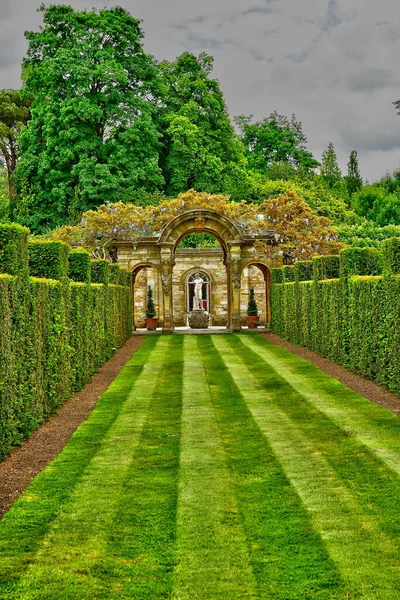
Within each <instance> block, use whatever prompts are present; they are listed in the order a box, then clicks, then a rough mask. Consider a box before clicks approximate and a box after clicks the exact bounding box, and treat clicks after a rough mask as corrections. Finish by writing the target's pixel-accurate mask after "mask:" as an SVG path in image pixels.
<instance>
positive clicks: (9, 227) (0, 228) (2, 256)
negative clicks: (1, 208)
mask: <svg viewBox="0 0 400 600" xmlns="http://www.w3.org/2000/svg"><path fill="white" fill-rule="evenodd" d="M28 236H29V230H28V229H26V228H25V227H21V225H17V224H15V223H10V224H6V223H5V224H0V273H7V274H8V275H25V274H27V272H28Z"/></svg>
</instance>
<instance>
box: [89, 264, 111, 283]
mask: <svg viewBox="0 0 400 600" xmlns="http://www.w3.org/2000/svg"><path fill="white" fill-rule="evenodd" d="M90 279H91V281H92V283H104V284H105V285H107V284H108V283H109V280H110V263H109V262H108V260H103V259H99V260H92V261H91V263H90Z"/></svg>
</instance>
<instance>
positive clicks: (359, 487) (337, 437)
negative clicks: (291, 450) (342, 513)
mask: <svg viewBox="0 0 400 600" xmlns="http://www.w3.org/2000/svg"><path fill="white" fill-rule="evenodd" d="M231 345H232V347H234V346H235V345H236V347H237V348H238V347H243V337H240V339H239V338H236V339H235V338H232V340H231ZM244 345H245V346H246V350H245V352H244V353H243V354H242V356H243V358H244V360H245V362H246V364H247V366H249V367H250V368H251V369H252V372H253V374H254V375H255V377H256V378H257V380H258V382H259V383H260V385H261V386H262V387H263V389H264V390H266V391H267V392H268V393H269V392H270V391H271V389H274V390H275V391H276V393H279V398H280V400H279V406H280V408H282V409H283V410H284V411H285V413H286V414H287V415H288V417H289V418H290V419H291V420H292V421H293V422H295V423H296V424H297V426H298V427H299V428H301V429H302V431H303V432H304V433H305V434H306V436H307V438H308V439H309V440H310V441H311V442H312V444H313V445H314V447H315V449H316V451H318V452H319V453H321V455H323V456H324V457H325V458H326V460H327V462H328V463H329V464H330V465H331V467H332V468H333V469H334V470H335V471H336V473H337V475H338V476H339V477H340V478H341V480H342V482H343V483H344V484H345V485H346V487H347V488H348V489H349V490H350V491H351V493H352V494H353V495H354V496H355V497H356V498H357V501H358V502H359V504H360V509H361V510H362V511H363V513H364V514H365V515H368V519H369V520H371V519H372V520H373V523H374V528H375V529H376V530H378V529H380V530H381V531H383V532H384V533H385V535H386V536H388V537H389V538H390V539H391V540H392V541H393V542H394V544H395V547H396V548H397V547H399V544H400V520H399V514H400V477H399V476H398V475H397V473H396V472H395V471H393V470H392V469H391V468H390V467H389V466H388V465H387V464H386V463H385V462H384V461H383V460H382V459H380V458H378V457H377V455H376V454H375V453H374V452H373V451H372V450H371V449H370V448H369V447H368V446H366V445H365V444H364V443H363V442H362V441H361V440H360V439H359V437H358V436H357V435H350V434H349V432H348V431H346V430H344V429H341V428H340V427H339V426H338V425H336V424H335V423H334V421H333V420H331V419H330V418H329V417H328V415H327V414H326V413H324V412H322V411H320V410H318V409H317V408H316V406H315V403H311V402H309V400H308V398H307V397H306V396H303V395H302V394H299V393H298V392H297V391H296V390H294V389H293V388H292V387H291V386H289V384H288V383H287V381H286V379H282V378H281V377H278V378H277V377H276V371H275V370H274V369H273V368H272V367H271V366H270V365H269V364H268V363H267V362H265V360H264V359H263V358H262V357H261V356H260V354H259V353H256V352H254V351H253V348H252V347H249V346H248V344H247V343H245V344H244ZM271 351H272V352H273V348H272V349H271ZM332 385H333V389H334V391H336V381H335V380H333V379H332ZM313 397H314V398H315V394H314V396H313ZM332 402H334V400H332ZM396 418H398V417H396ZM381 450H382V451H384V448H382V449H381ZM395 561H396V560H395Z"/></svg>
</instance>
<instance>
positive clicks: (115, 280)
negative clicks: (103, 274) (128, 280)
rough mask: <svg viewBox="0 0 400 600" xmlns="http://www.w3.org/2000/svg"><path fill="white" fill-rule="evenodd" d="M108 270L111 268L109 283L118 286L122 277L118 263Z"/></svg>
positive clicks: (111, 265) (110, 266)
mask: <svg viewBox="0 0 400 600" xmlns="http://www.w3.org/2000/svg"><path fill="white" fill-rule="evenodd" d="M108 268H109V282H110V283H112V284H114V285H118V284H119V282H120V275H121V268H120V266H119V265H118V264H117V263H115V264H110V265H109V267H108Z"/></svg>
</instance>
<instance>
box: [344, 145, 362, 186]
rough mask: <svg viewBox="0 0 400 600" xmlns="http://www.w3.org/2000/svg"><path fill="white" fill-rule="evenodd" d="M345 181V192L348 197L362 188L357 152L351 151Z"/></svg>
mask: <svg viewBox="0 0 400 600" xmlns="http://www.w3.org/2000/svg"><path fill="white" fill-rule="evenodd" d="M345 181H346V187H347V191H348V194H349V196H350V197H351V196H352V195H353V194H355V193H356V192H358V191H359V190H360V189H361V188H362V185H363V181H362V177H361V175H360V167H359V164H358V155H357V150H352V151H351V152H350V158H349V162H348V163H347V175H346V177H345Z"/></svg>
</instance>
